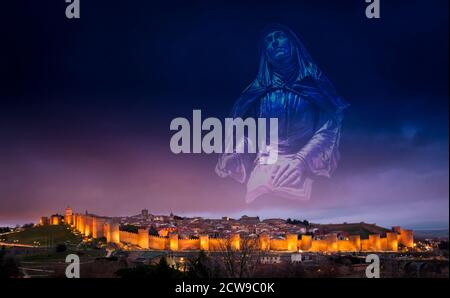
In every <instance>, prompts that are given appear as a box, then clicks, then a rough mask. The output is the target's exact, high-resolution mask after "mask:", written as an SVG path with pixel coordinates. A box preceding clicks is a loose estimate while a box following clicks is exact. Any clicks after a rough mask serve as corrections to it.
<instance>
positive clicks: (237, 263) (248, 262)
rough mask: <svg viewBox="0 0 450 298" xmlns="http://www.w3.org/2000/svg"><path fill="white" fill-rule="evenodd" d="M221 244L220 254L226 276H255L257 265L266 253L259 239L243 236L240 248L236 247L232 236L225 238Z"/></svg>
mask: <svg viewBox="0 0 450 298" xmlns="http://www.w3.org/2000/svg"><path fill="white" fill-rule="evenodd" d="M220 246H221V247H220V252H219V256H220V260H221V261H222V265H223V266H222V267H223V270H224V273H225V277H230V278H250V277H253V276H254V274H255V271H256V267H257V265H259V263H260V260H261V257H262V255H263V254H264V252H263V251H262V250H260V249H259V240H258V239H256V238H250V237H245V238H241V239H240V247H239V250H237V249H236V248H235V247H234V245H233V241H232V239H231V238H227V239H225V241H224V242H223V243H222V244H221V245H220Z"/></svg>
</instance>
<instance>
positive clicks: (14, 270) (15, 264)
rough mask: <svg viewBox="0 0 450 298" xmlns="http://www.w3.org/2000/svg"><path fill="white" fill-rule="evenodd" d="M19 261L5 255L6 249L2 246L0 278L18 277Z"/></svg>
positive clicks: (0, 252) (0, 251)
mask: <svg viewBox="0 0 450 298" xmlns="http://www.w3.org/2000/svg"><path fill="white" fill-rule="evenodd" d="M19 266H20V264H19V261H18V260H17V259H15V258H14V257H11V256H7V255H6V249H5V247H4V246H2V249H1V250H0V279H2V278H10V277H20V275H21V273H20V269H19Z"/></svg>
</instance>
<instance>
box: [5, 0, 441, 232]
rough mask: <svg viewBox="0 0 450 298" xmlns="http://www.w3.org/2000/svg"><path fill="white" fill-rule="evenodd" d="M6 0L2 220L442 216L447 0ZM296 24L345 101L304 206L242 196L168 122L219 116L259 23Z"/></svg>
mask: <svg viewBox="0 0 450 298" xmlns="http://www.w3.org/2000/svg"><path fill="white" fill-rule="evenodd" d="M65 6H66V3H65V2H64V0H58V1H56V0H52V1H50V0H48V1H23V0H15V1H8V2H7V3H3V4H2V8H1V11H2V17H1V18H0V19H1V20H0V25H1V26H0V32H1V35H0V36H1V43H0V45H1V47H0V48H1V49H0V79H1V83H0V84H1V85H0V86H1V88H0V100H1V101H0V102H1V108H0V140H1V143H0V144H1V146H0V225H2V224H14V223H23V222H27V221H36V220H37V218H38V217H39V216H41V215H49V214H52V213H55V212H57V211H58V212H62V211H63V209H64V208H65V207H67V206H69V205H70V206H71V207H72V208H73V209H75V210H76V211H84V210H85V209H88V211H90V212H93V213H97V214H102V215H131V214H136V213H138V212H140V210H141V209H143V208H148V209H149V211H150V212H151V213H154V214H168V213H170V212H173V213H175V214H179V215H201V216H210V217H221V216H225V215H228V216H236V217H237V216H240V215H242V214H248V215H260V216H261V217H264V218H268V217H284V218H286V217H291V218H299V219H308V220H311V221H316V222H325V223H326V222H343V221H347V222H351V221H358V222H359V221H366V222H372V223H377V224H381V225H386V226H390V225H405V226H408V227H412V228H445V227H447V226H448V221H449V211H448V208H449V183H448V179H449V158H448V157H449V156H448V152H449V151H448V150H449V148H448V146H449V142H448V134H449V131H448V125H449V122H448V116H449V114H448V104H449V99H448V98H449V97H448V96H449V94H448V79H449V75H448V65H449V60H448V51H449V45H448V33H449V32H448V25H449V24H448V1H447V0H433V1H429V0H422V1H419V0H409V1H406V0H405V1H400V0H398V1H386V0H381V19H376V20H375V19H367V18H366V17H365V12H364V11H365V7H366V3H365V1H364V0H345V1H331V0H330V1H327V0H314V1H312V0H311V1H111V0H110V1H106V0H97V1H91V0H89V1H86V0H81V19H78V20H74V19H71V20H69V19H67V18H66V17H65ZM272 22H279V23H282V24H284V25H286V26H288V27H290V28H291V29H292V30H293V31H295V32H296V33H297V34H298V35H299V37H300V38H301V39H302V41H303V42H304V44H305V46H306V47H307V48H308V50H309V52H310V53H311V55H312V57H313V59H314V60H315V61H316V63H317V64H318V66H319V67H320V68H321V69H322V70H323V72H324V73H325V74H326V75H327V76H328V78H329V79H330V80H331V81H332V82H333V83H334V85H335V86H336V89H337V90H338V92H339V94H340V95H341V96H342V97H344V98H345V99H346V100H347V101H348V102H349V103H350V104H351V107H350V108H349V109H348V110H347V112H346V114H345V119H344V124H343V136H342V139H341V147H340V151H341V157H342V158H341V161H340V164H339V168H338V170H337V171H336V172H335V174H334V176H333V177H332V178H331V179H328V180H319V181H316V183H315V185H314V189H313V195H312V198H311V200H310V201H308V202H292V201H283V200H279V199H277V200H274V199H266V200H261V201H257V202H255V203H253V204H250V205H247V204H245V202H244V193H245V187H244V186H243V185H239V184H237V183H235V182H234V181H231V180H228V179H221V178H219V177H217V176H216V175H215V173H214V166H215V163H216V160H217V155H206V154H199V155H174V154H173V153H171V151H170V148H169V141H170V137H171V135H172V132H171V131H170V130H169V124H170V121H171V120H172V119H173V118H176V117H187V118H189V119H190V118H191V117H192V110H193V109H201V110H202V114H203V117H204V118H206V117H217V118H224V117H226V116H227V114H228V113H229V111H230V109H231V107H232V105H233V103H234V101H235V100H236V99H237V97H238V96H239V94H240V93H241V92H242V90H243V89H244V88H245V87H246V86H247V85H248V84H249V83H250V82H251V81H252V80H253V79H254V77H255V75H256V72H257V65H258V60H259V57H258V51H257V42H258V39H259V35H260V32H261V30H262V29H263V28H264V26H265V25H267V24H268V23H272Z"/></svg>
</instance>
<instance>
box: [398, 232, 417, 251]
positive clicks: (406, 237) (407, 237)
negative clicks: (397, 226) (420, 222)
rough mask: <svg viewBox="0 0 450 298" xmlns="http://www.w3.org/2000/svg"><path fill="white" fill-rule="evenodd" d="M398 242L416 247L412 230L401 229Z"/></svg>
mask: <svg viewBox="0 0 450 298" xmlns="http://www.w3.org/2000/svg"><path fill="white" fill-rule="evenodd" d="M398 242H399V243H400V244H402V245H404V246H406V247H414V237H413V231H412V230H400V235H399V236H398Z"/></svg>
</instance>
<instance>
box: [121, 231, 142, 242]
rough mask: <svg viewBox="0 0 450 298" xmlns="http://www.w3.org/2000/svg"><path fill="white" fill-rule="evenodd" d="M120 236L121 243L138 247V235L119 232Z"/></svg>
mask: <svg viewBox="0 0 450 298" xmlns="http://www.w3.org/2000/svg"><path fill="white" fill-rule="evenodd" d="M119 236H120V242H124V243H129V244H132V245H138V244H139V241H138V234H137V233H131V232H126V231H119Z"/></svg>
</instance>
